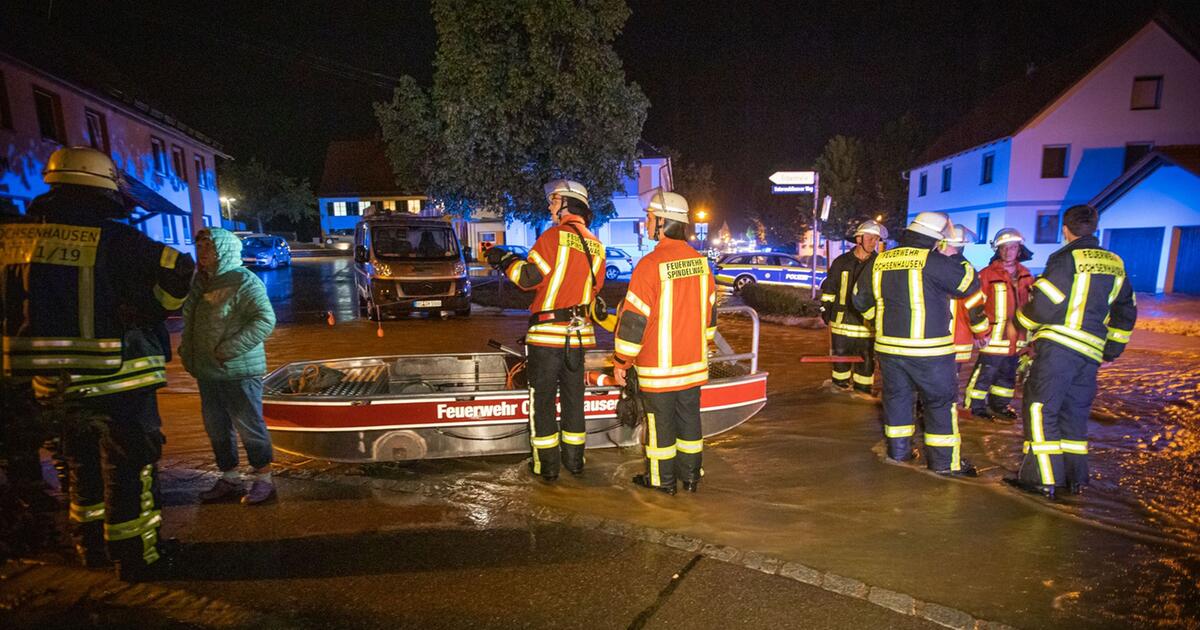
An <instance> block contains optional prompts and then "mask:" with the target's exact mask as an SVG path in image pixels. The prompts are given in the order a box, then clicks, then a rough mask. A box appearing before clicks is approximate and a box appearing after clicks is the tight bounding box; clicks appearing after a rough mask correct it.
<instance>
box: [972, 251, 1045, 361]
mask: <svg viewBox="0 0 1200 630" xmlns="http://www.w3.org/2000/svg"><path fill="white" fill-rule="evenodd" d="M979 284H980V286H981V288H982V290H983V292H984V293H985V294H987V304H986V306H985V310H986V312H987V318H988V324H989V327H990V328H989V331H988V336H987V341H988V343H987V345H986V346H984V347H983V348H982V349H980V352H983V353H986V354H999V355H1005V356H1014V355H1016V354H1017V352H1018V351H1019V350H1021V349H1022V348H1024V347H1025V331H1024V330H1022V329H1020V328H1019V327H1017V326H1016V317H1017V309H1019V308H1021V307H1022V306H1025V304H1026V303H1027V302H1028V301H1029V289H1030V287H1032V286H1033V274H1031V273H1029V270H1028V269H1026V268H1025V265H1022V264H1021V263H1017V273H1016V276H1015V277H1014V276H1013V275H1011V274H1009V273H1008V272H1007V271H1005V269H1004V263H1002V262H1000V261H999V260H993V261H992V262H991V264H989V265H988V266H987V267H984V268H983V271H981V272H979Z"/></svg>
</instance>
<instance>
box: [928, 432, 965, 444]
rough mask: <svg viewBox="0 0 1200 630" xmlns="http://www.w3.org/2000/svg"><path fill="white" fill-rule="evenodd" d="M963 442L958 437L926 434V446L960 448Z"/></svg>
mask: <svg viewBox="0 0 1200 630" xmlns="http://www.w3.org/2000/svg"><path fill="white" fill-rule="evenodd" d="M961 442H962V439H961V438H960V437H959V436H957V435H946V434H938V433H926V434H925V446H958V445H959V444H960V443H961Z"/></svg>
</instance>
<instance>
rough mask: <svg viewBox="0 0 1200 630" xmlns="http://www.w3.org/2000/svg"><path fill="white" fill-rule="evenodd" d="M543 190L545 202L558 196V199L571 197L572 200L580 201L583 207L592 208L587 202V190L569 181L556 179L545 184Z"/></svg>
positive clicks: (581, 185)
mask: <svg viewBox="0 0 1200 630" xmlns="http://www.w3.org/2000/svg"><path fill="white" fill-rule="evenodd" d="M544 190H545V191H546V201H549V200H550V198H551V197H553V196H554V195H558V196H559V197H571V198H572V199H578V200H580V201H582V202H583V205H585V206H587V207H588V208H589V209H590V208H591V207H592V203H591V202H590V201H588V191H587V188H585V187H584V186H583V184H580V183H579V182H575V181H571V180H569V179H556V180H554V181H552V182H549V183H547V184H546V186H545V188H544Z"/></svg>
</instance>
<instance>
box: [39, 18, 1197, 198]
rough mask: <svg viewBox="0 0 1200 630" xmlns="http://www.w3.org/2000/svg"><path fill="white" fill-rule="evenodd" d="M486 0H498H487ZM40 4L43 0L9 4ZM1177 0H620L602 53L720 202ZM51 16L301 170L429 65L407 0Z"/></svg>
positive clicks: (240, 140) (231, 132)
mask: <svg viewBox="0 0 1200 630" xmlns="http://www.w3.org/2000/svg"><path fill="white" fill-rule="evenodd" d="M501 1H502V0H501ZM28 4H29V6H30V7H34V8H35V10H36V11H37V15H39V16H40V18H38V19H41V20H44V19H45V14H46V10H47V8H48V5H50V3H49V2H48V0H36V1H33V2H29V3H28ZM1198 5H1200V3H1194V2H1171V1H1167V2H1132V1H1129V0H1126V1H1123V2H1099V1H1091V2H1082V1H1078V0H1071V1H1063V0H1059V1H1056V2H1015V1H1004V2H982V1H980V2H957V3H951V2H945V3H942V2H938V3H934V2H912V3H900V2H886V3H878V4H876V3H867V2H853V3H848V2H811V3H807V2H728V1H726V2H698V1H694V0H691V1H684V0H669V1H668V0H631V1H630V6H631V8H632V10H633V14H632V16H631V18H630V19H629V21H628V23H627V24H626V28H625V32H624V34H623V35H622V36H621V37H620V38H619V39H618V41H617V50H618V52H619V53H620V55H621V57H622V59H623V60H624V62H625V67H626V72H627V74H628V77H629V78H630V79H631V80H633V81H636V82H637V83H638V84H639V85H640V86H641V88H642V90H643V91H644V92H645V93H646V95H647V96H648V97H649V99H650V103H651V109H650V116H649V120H648V121H647V123H646V127H645V129H644V133H643V137H644V138H645V139H646V140H648V141H650V142H651V143H653V144H657V145H666V146H670V147H673V148H675V149H677V150H679V151H681V152H682V153H683V154H684V156H685V158H686V159H688V160H695V161H700V162H709V163H711V164H713V166H714V168H715V172H716V176H717V184H718V187H719V189H720V190H719V193H718V207H717V209H718V211H719V212H722V213H728V214H733V215H737V214H740V213H741V211H742V210H744V209H746V206H748V205H749V204H751V203H752V201H751V200H752V199H753V196H754V195H753V193H754V192H755V188H756V187H757V188H760V189H761V188H762V187H765V186H766V185H767V181H766V177H767V175H769V174H770V173H771V172H773V171H774V170H777V169H786V168H806V167H809V166H810V165H811V163H812V160H813V159H814V158H815V157H816V156H817V154H818V153H819V152H820V150H821V148H822V146H823V145H824V143H825V141H826V140H827V139H828V138H829V137H830V136H832V135H834V134H837V133H844V134H853V135H860V136H870V135H871V134H873V133H875V132H877V131H878V130H879V128H880V127H881V126H882V125H883V124H884V123H885V122H887V121H888V120H891V119H894V118H897V117H899V116H900V115H902V114H904V113H905V112H907V111H911V112H913V113H914V114H916V116H917V117H918V118H919V120H920V121H921V122H922V123H923V125H924V126H925V127H926V128H927V129H928V130H929V133H930V134H931V135H934V134H936V133H937V132H938V131H939V130H940V129H942V128H944V127H945V126H947V125H949V124H950V123H951V122H952V121H953V120H954V119H955V117H957V116H959V115H961V114H963V113H964V112H965V111H966V110H967V109H969V108H970V107H971V105H972V104H973V103H974V102H976V101H977V100H978V99H981V98H983V97H985V96H986V95H987V94H988V93H989V92H990V91H991V90H993V89H995V88H996V87H998V86H1000V85H1002V84H1004V83H1006V82H1008V81H1011V80H1013V79H1016V78H1018V77H1020V76H1021V75H1022V74H1023V73H1024V71H1025V68H1026V65H1027V64H1028V63H1035V64H1039V65H1041V64H1045V63H1048V62H1050V61H1052V60H1053V59H1055V58H1056V57H1059V56H1061V55H1063V54H1066V53H1069V52H1070V51H1072V50H1074V49H1075V48H1077V47H1079V46H1081V45H1085V44H1086V43H1088V42H1089V41H1091V40H1092V39H1093V38H1097V37H1104V36H1105V35H1107V34H1109V33H1112V32H1113V31H1114V30H1121V29H1125V28H1129V27H1130V26H1131V25H1136V23H1138V22H1139V21H1142V20H1145V19H1147V18H1148V17H1149V16H1150V15H1151V14H1152V13H1153V11H1154V10H1155V8H1156V7H1160V6H1166V7H1167V8H1168V9H1169V10H1170V12H1171V14H1172V16H1174V17H1176V18H1177V19H1178V18H1182V19H1183V20H1185V21H1188V23H1189V24H1194V23H1195V20H1196V18H1197V17H1200V10H1198V9H1197V6H1198ZM49 13H50V16H51V21H52V25H53V28H54V29H56V30H58V31H60V32H63V33H66V34H67V35H68V36H69V37H71V38H72V39H74V40H76V41H78V42H80V43H81V44H83V45H84V46H86V47H88V48H89V49H92V50H95V51H96V52H97V54H99V55H100V56H102V57H104V58H105V59H107V60H108V61H109V62H110V63H111V64H112V65H113V66H114V67H115V68H116V69H118V70H119V71H120V72H121V73H122V74H124V75H125V77H126V78H127V79H128V81H129V82H131V83H133V84H135V85H138V86H140V89H141V91H142V93H143V94H144V95H146V97H147V98H148V99H149V100H151V101H152V102H155V103H157V104H159V105H160V106H161V107H162V108H163V109H164V110H166V111H168V112H170V113H173V114H175V115H176V116H177V117H178V118H180V119H181V120H182V121H184V122H185V123H187V124H189V125H192V126H193V127H196V128H198V129H200V130H201V131H204V132H205V133H208V134H209V135H212V136H213V137H215V138H217V139H219V140H220V141H222V142H223V143H224V145H225V148H226V151H227V152H229V153H230V154H231V155H233V156H234V157H235V158H237V159H248V158H249V157H252V156H254V157H259V158H260V159H263V160H265V161H268V162H270V163H271V164H273V165H275V166H277V167H279V168H281V169H283V170H285V171H287V172H289V173H291V174H295V175H300V176H307V177H310V178H311V179H312V180H313V182H314V184H315V183H316V180H317V179H318V178H319V174H320V169H321V163H322V160H323V159H324V153H325V145H326V143H327V142H328V141H329V140H331V139H339V138H353V137H362V136H365V135H369V134H371V133H373V132H374V131H375V129H376V125H375V121H374V118H373V116H372V113H371V103H372V102H373V101H378V100H386V99H388V98H389V97H390V89H389V88H388V87H386V86H388V85H389V84H390V80H391V78H392V77H397V76H400V75H403V74H409V75H412V76H414V77H415V78H416V79H417V80H418V81H419V82H421V83H422V84H426V85H428V84H429V83H431V81H432V75H433V68H432V61H433V56H434V46H435V35H434V26H433V20H432V18H431V17H430V15H429V7H428V2H427V1H422V0H412V1H407V0H394V1H386V2H385V1H378V2H365V1H343V2H314V1H288V2H283V1H255V2H241V1H239V2H205V3H196V2H169V1H162V0H155V1H144V2H137V1H133V2H124V3H120V4H117V3H109V2H102V1H97V0H91V1H87V0H84V1H80V2H63V1H61V0H59V1H58V2H54V3H53V4H52V5H51V6H50V11H49Z"/></svg>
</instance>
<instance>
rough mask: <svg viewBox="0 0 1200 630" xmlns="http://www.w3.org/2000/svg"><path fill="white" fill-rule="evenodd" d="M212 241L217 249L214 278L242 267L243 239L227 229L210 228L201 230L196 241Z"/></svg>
mask: <svg viewBox="0 0 1200 630" xmlns="http://www.w3.org/2000/svg"><path fill="white" fill-rule="evenodd" d="M202 238H209V239H212V242H213V246H214V247H216V248H217V272H216V273H215V274H213V275H214V276H219V275H222V274H224V273H226V272H228V271H230V270H232V269H237V268H238V267H241V266H242V239H240V238H238V237H237V235H236V234H234V233H233V232H230V231H229V230H226V229H225V228H219V227H210V228H205V229H203V230H200V232H199V234H197V235H196V240H197V241H199V240H200V239H202Z"/></svg>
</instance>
